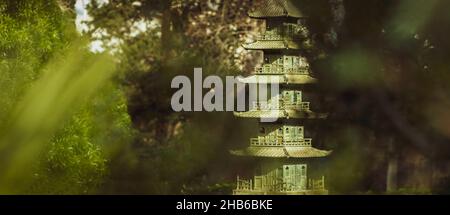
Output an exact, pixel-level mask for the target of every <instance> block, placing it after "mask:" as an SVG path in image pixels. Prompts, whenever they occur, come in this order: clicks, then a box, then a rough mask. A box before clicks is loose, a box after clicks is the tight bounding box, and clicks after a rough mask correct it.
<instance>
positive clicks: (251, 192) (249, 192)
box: [233, 190, 328, 195]
mask: <svg viewBox="0 0 450 215" xmlns="http://www.w3.org/2000/svg"><path fill="white" fill-rule="evenodd" d="M233 195H328V190H302V191H264V190H233Z"/></svg>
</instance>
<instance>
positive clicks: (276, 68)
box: [255, 64, 309, 75]
mask: <svg viewBox="0 0 450 215" xmlns="http://www.w3.org/2000/svg"><path fill="white" fill-rule="evenodd" d="M255 74H299V75H307V74H309V67H308V66H305V67H299V68H288V69H284V67H283V66H281V65H271V64H266V65H265V66H260V67H255Z"/></svg>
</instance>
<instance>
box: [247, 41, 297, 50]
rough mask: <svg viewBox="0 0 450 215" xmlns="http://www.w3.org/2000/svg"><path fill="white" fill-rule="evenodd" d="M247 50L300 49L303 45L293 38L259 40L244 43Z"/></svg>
mask: <svg viewBox="0 0 450 215" xmlns="http://www.w3.org/2000/svg"><path fill="white" fill-rule="evenodd" d="M242 47H244V48H245V49H247V50H285V49H293V50H300V48H301V46H300V45H299V43H298V42H295V41H292V40H257V41H255V42H253V43H247V44H243V45H242Z"/></svg>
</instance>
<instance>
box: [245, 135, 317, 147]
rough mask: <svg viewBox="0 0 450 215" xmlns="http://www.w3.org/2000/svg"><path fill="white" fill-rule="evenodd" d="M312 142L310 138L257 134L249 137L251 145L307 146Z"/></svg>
mask: <svg viewBox="0 0 450 215" xmlns="http://www.w3.org/2000/svg"><path fill="white" fill-rule="evenodd" d="M311 144H312V138H303V139H300V140H295V141H287V140H283V138H282V137H277V138H272V139H271V138H267V137H265V136H259V137H255V138H250V145H251V146H293V147H296V146H300V147H309V146H311Z"/></svg>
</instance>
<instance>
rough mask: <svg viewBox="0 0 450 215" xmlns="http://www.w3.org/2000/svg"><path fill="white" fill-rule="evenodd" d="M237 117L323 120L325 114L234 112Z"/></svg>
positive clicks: (266, 111)
mask: <svg viewBox="0 0 450 215" xmlns="http://www.w3.org/2000/svg"><path fill="white" fill-rule="evenodd" d="M234 115H235V116H237V117H246V118H295V119H325V118H327V117H328V114H327V113H315V112H313V111H310V110H307V111H300V110H293V109H287V110H250V111H245V112H234Z"/></svg>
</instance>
